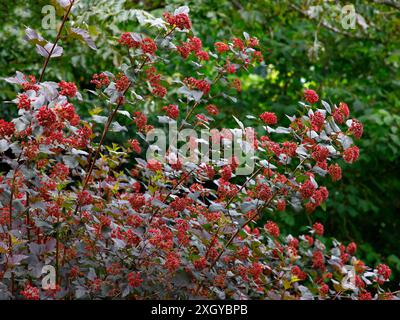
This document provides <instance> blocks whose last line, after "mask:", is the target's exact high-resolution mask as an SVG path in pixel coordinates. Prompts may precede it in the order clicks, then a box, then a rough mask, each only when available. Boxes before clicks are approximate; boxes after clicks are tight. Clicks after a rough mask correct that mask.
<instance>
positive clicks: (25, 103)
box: [18, 94, 31, 110]
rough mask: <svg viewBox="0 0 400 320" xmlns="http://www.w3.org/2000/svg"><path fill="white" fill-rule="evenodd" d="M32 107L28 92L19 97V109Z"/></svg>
mask: <svg viewBox="0 0 400 320" xmlns="http://www.w3.org/2000/svg"><path fill="white" fill-rule="evenodd" d="M30 108H31V100H30V99H29V97H28V96H27V95H26V94H21V95H19V97H18V109H24V110H29V109H30Z"/></svg>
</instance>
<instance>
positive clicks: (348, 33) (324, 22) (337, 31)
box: [290, 3, 381, 42]
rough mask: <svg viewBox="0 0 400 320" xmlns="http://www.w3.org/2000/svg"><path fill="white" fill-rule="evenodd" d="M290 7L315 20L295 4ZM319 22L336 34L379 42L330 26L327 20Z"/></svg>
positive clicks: (378, 40)
mask: <svg viewBox="0 0 400 320" xmlns="http://www.w3.org/2000/svg"><path fill="white" fill-rule="evenodd" d="M290 7H291V8H293V9H294V10H295V11H297V12H298V13H300V14H301V15H303V16H304V17H306V18H308V19H310V20H314V21H315V20H316V18H315V17H313V16H312V15H311V14H309V13H307V11H304V10H302V9H300V8H299V7H297V6H296V5H294V4H292V3H291V4H290ZM319 23H320V24H321V25H322V26H323V27H324V28H325V29H328V30H330V31H332V32H335V33H338V34H340V35H342V36H346V37H349V38H352V39H357V40H370V41H377V42H381V40H380V39H376V38H369V37H363V36H360V35H358V34H353V33H350V32H346V31H343V30H340V29H339V28H336V27H334V26H332V25H331V24H330V23H328V22H327V21H324V20H321V21H320V22H319Z"/></svg>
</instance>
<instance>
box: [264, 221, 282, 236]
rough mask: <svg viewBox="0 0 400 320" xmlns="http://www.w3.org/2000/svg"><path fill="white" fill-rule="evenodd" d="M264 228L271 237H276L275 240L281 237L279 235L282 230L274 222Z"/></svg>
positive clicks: (268, 222) (269, 222) (268, 223)
mask: <svg viewBox="0 0 400 320" xmlns="http://www.w3.org/2000/svg"><path fill="white" fill-rule="evenodd" d="M264 228H265V229H266V230H267V232H268V233H269V234H270V235H271V236H273V237H275V238H277V237H279V235H280V230H279V227H278V225H277V224H276V223H275V222H273V221H267V223H266V224H265V226H264Z"/></svg>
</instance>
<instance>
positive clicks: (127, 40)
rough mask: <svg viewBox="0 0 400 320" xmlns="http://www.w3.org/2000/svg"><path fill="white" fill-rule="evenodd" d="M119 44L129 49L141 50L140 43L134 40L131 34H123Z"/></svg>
mask: <svg viewBox="0 0 400 320" xmlns="http://www.w3.org/2000/svg"><path fill="white" fill-rule="evenodd" d="M118 42H119V43H120V44H121V45H122V46H125V47H128V48H139V46H140V41H136V40H134V39H133V37H132V35H131V33H130V32H125V33H123V34H122V35H121V37H120V38H119V40H118Z"/></svg>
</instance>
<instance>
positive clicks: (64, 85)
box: [58, 80, 77, 98]
mask: <svg viewBox="0 0 400 320" xmlns="http://www.w3.org/2000/svg"><path fill="white" fill-rule="evenodd" d="M58 87H59V88H60V89H61V90H60V94H61V95H62V96H67V97H70V98H73V97H75V95H76V93H77V88H76V84H75V83H73V82H65V81H64V80H63V81H61V82H60V83H59V84H58Z"/></svg>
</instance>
